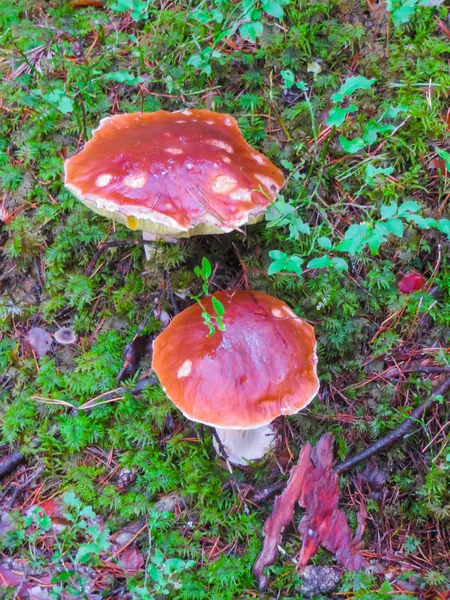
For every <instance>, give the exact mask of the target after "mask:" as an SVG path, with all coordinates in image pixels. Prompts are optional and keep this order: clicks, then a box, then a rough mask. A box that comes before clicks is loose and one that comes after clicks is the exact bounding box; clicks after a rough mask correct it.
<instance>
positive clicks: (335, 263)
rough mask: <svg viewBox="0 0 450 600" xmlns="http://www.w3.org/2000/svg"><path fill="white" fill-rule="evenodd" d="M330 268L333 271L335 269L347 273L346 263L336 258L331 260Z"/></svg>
mask: <svg viewBox="0 0 450 600" xmlns="http://www.w3.org/2000/svg"><path fill="white" fill-rule="evenodd" d="M331 266H332V267H333V269H336V271H348V263H347V261H346V260H344V259H343V258H339V257H337V256H335V257H334V258H332V259H331Z"/></svg>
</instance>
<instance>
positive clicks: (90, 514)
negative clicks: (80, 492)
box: [80, 506, 97, 519]
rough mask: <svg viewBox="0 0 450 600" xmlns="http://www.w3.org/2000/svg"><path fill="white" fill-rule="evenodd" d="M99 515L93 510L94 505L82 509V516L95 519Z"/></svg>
mask: <svg viewBox="0 0 450 600" xmlns="http://www.w3.org/2000/svg"><path fill="white" fill-rule="evenodd" d="M96 516H97V515H96V514H95V513H94V511H93V510H92V506H85V507H84V508H82V509H81V511H80V517H87V518H88V519H95V517H96Z"/></svg>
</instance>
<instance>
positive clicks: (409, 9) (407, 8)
mask: <svg viewBox="0 0 450 600" xmlns="http://www.w3.org/2000/svg"><path fill="white" fill-rule="evenodd" d="M417 2H418V0H403V2H402V4H401V5H400V6H399V7H398V8H397V9H396V10H394V11H393V12H392V20H393V21H394V24H395V26H396V27H398V26H399V25H404V24H405V23H408V22H409V20H410V18H411V17H412V16H413V15H414V13H415V12H416V10H417Z"/></svg>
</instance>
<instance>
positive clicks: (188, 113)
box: [182, 110, 192, 116]
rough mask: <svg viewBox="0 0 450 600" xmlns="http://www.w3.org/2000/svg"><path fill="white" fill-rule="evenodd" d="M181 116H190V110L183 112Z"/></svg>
mask: <svg viewBox="0 0 450 600" xmlns="http://www.w3.org/2000/svg"><path fill="white" fill-rule="evenodd" d="M182 114H183V115H188V116H189V115H192V110H183V113H182Z"/></svg>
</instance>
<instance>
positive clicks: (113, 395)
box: [33, 377, 158, 410]
mask: <svg viewBox="0 0 450 600" xmlns="http://www.w3.org/2000/svg"><path fill="white" fill-rule="evenodd" d="M156 383H158V380H157V379H156V377H144V379H141V380H140V381H138V383H137V384H136V386H135V387H134V388H133V389H132V390H131V393H132V394H134V395H135V394H139V393H140V392H142V390H143V389H144V388H146V387H147V386H149V385H154V384H156ZM125 389H126V388H125V387H123V386H120V387H118V388H115V389H114V390H111V391H109V392H105V393H103V394H100V396H96V397H95V398H91V399H90V400H88V401H87V402H85V403H84V404H81V405H80V406H76V405H75V404H72V403H71V402H66V401H65V400H57V399H55V400H53V399H52V398H43V397H42V396H33V400H37V401H38V402H42V403H43V404H57V405H60V406H66V407H68V408H71V409H73V410H90V409H91V408H95V407H96V406H100V405H101V404H110V403H111V402H117V401H118V400H123V396H121V394H124V393H125Z"/></svg>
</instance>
